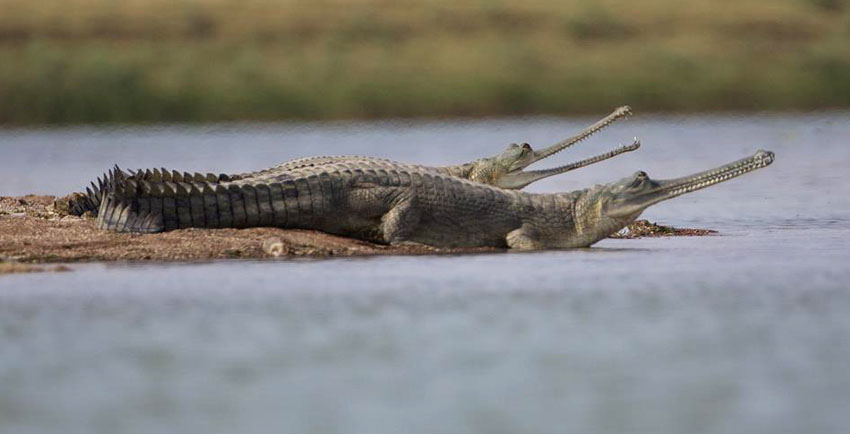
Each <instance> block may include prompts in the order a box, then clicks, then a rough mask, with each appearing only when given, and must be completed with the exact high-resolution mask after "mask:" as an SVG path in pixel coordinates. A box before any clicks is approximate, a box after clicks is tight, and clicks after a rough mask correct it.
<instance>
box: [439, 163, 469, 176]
mask: <svg viewBox="0 0 850 434" xmlns="http://www.w3.org/2000/svg"><path fill="white" fill-rule="evenodd" d="M436 169H437V171H438V172H440V173H445V174H446V175H450V176H454V177H457V178H463V179H470V177H471V176H472V171H473V170H474V169H475V162H472V163H466V164H456V165H454V166H441V167H437V168H436Z"/></svg>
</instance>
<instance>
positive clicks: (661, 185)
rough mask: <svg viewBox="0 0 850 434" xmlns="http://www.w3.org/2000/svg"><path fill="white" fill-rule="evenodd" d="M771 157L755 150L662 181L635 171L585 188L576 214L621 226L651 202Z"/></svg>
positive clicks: (734, 174)
mask: <svg viewBox="0 0 850 434" xmlns="http://www.w3.org/2000/svg"><path fill="white" fill-rule="evenodd" d="M773 160H774V155H773V152H770V151H764V150H759V151H757V152H756V153H755V154H753V155H751V156H749V157H747V158H743V159H741V160H738V161H734V162H732V163H729V164H725V165H723V166H720V167H717V168H714V169H711V170H707V171H704V172H699V173H695V174H693V175H689V176H684V177H681V178H675V179H666V180H655V179H651V178H650V177H649V175H647V174H646V172H643V171H639V172H636V173H635V174H634V175H632V176H630V177H628V178H623V179H621V180H619V181H616V182H612V183H610V184H604V185H599V186H596V187H592V188H590V189H588V190H587V192H586V194H585V195H584V197H583V198H582V199H581V200H580V203H579V204H578V205H577V207H578V208H580V209H579V210H578V214H581V215H582V217H581V218H582V220H585V221H596V222H597V223H599V224H602V225H606V226H607V225H612V226H615V227H623V226H625V225H626V224H628V223H630V222H631V221H633V220H634V219H636V218H637V217H638V216H639V215H640V213H641V212H643V210H645V209H646V208H648V207H649V206H651V205H654V204H656V203H658V202H661V201H664V200H667V199H672V198H674V197H676V196H680V195H682V194H685V193H690V192H692V191H696V190H700V189H703V188H706V187H709V186H711V185H714V184H717V183H720V182H723V181H728V180H730V179H732V178H735V177H738V176H741V175H743V174H745V173H748V172H752V171H754V170H756V169H760V168H762V167H767V166H769V165H770V164H771V163H773ZM604 230H610V229H609V228H605V229H604Z"/></svg>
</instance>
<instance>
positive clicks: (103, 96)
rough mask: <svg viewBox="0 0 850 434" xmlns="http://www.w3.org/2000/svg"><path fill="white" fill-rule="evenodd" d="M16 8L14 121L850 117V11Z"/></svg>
mask: <svg viewBox="0 0 850 434" xmlns="http://www.w3.org/2000/svg"><path fill="white" fill-rule="evenodd" d="M459 3H462V2H449V1H443V0H421V1H418V2H386V1H380V0H355V1H346V2H335V1H332V2H329V1H325V2H322V1H318V2H297V1H289V2H285V1H281V2H268V1H260V0H243V1H239V2H236V1H233V0H218V1H215V0H210V1H176V2H174V1H168V2H165V1H162V0H145V1H142V0H127V1H121V2H118V1H109V0H101V1H95V0H66V1H62V2H59V1H56V0H40V1H38V2H26V3H25V2H20V1H14V0H0V10H3V11H4V13H3V14H0V59H2V62H0V123H2V124H7V125H8V124H52V123H92V122H161V121H221V120H273V119H292V118H351V117H357V118H371V117H409V116H456V115H461V116H484V115H505V114H534V113H584V112H600V111H605V110H608V109H610V108H611V107H614V106H617V105H621V104H626V103H628V104H631V105H633V106H634V107H635V108H637V109H638V110H641V111H650V110H663V111H704V110H728V109H735V110H741V109H744V110H746V109H753V110H756V109H757V110H784V109H820V108H847V107H850V44H848V43H847V41H848V40H850V2H847V1H845V0H739V1H735V2H729V1H708V0H695V1H691V2H680V1H676V0H648V1H645V2H624V1H615V0H603V1H542V0H541V1H531V2H480V3H477V5H478V7H475V8H471V7H464V6H462V5H460V4H459Z"/></svg>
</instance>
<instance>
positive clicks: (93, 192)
mask: <svg viewBox="0 0 850 434" xmlns="http://www.w3.org/2000/svg"><path fill="white" fill-rule="evenodd" d="M128 172H129V173H126V172H124V171H123V170H122V169H121V168H120V167H118V165H115V166H114V167H113V168H112V169H110V170H109V171H107V172H106V173H104V174H103V175H102V176H100V177H98V178H97V179H96V181H92V182H91V183H90V186H89V187H86V191H85V192H83V193H82V194H79V195H76V196H74V197H73V198H71V199H70V200H69V203H68V209H69V213H70V214H71V215H76V216H81V215H83V214H85V213H86V212H89V213H91V214H92V215H94V216H97V215H98V214H99V210H100V204H101V201H102V200H103V196H104V193H107V192H110V191H112V188H113V186H114V185H116V180H121V181H124V180H132V181H137V182H138V181H154V182H183V181H184V180H185V181H190V182H207V183H212V184H216V183H219V182H227V181H231V180H233V177H232V176H229V175H227V174H224V173H221V174H218V175H216V174H213V173H206V174H204V173H198V172H195V173H189V172H183V173H180V172H178V171H176V170H168V169H165V168H160V169H144V170H143V169H138V170H135V171H133V170H130V171H128Z"/></svg>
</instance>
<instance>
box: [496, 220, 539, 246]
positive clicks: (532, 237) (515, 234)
mask: <svg viewBox="0 0 850 434" xmlns="http://www.w3.org/2000/svg"><path fill="white" fill-rule="evenodd" d="M505 241H506V242H507V244H508V247H510V248H511V249H517V250H540V249H543V248H544V247H545V246H544V245H543V242H542V241H541V240H540V235H539V234H538V233H537V231H536V230H534V229H532V228H530V227H528V226H527V225H523V226H522V227H520V228H519V229H514V230H512V231H510V232H508V235H507V236H505Z"/></svg>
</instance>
